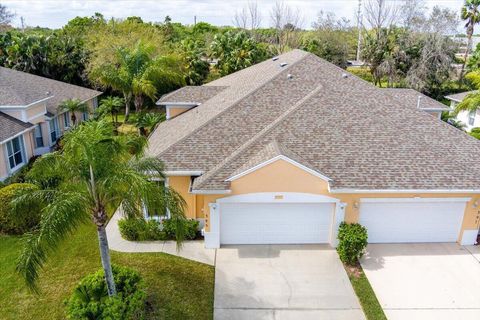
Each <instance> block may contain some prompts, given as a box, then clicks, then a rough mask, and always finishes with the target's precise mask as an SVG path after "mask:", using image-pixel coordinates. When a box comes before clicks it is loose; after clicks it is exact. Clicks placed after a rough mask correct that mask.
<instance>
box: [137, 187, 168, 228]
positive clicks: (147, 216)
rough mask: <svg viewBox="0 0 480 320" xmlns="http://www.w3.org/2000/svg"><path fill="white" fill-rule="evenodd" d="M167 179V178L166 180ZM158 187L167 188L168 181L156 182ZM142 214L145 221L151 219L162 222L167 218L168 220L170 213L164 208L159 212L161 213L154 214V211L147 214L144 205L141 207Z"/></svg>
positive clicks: (147, 211)
mask: <svg viewBox="0 0 480 320" xmlns="http://www.w3.org/2000/svg"><path fill="white" fill-rule="evenodd" d="M167 179H168V178H167ZM156 182H157V183H158V184H159V185H160V186H164V187H167V186H168V181H167V180H165V181H156ZM143 214H144V217H145V219H147V220H148V219H152V220H157V221H160V220H163V219H167V218H170V212H169V210H168V208H164V209H163V210H161V212H156V211H154V212H153V213H152V212H149V210H148V208H147V207H146V206H145V204H144V205H143Z"/></svg>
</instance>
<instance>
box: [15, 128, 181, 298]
mask: <svg viewBox="0 0 480 320" xmlns="http://www.w3.org/2000/svg"><path fill="white" fill-rule="evenodd" d="M112 129H113V128H112V124H111V123H110V122H108V121H105V120H101V121H91V122H87V123H85V124H84V125H82V126H79V127H77V128H75V129H74V130H71V131H69V132H67V133H66V134H65V136H64V147H63V150H62V151H57V152H53V153H49V154H46V155H44V156H42V157H41V158H40V159H38V160H37V161H36V162H35V164H34V165H33V167H32V170H31V172H30V179H31V180H32V181H35V182H38V181H42V180H43V179H48V176H49V174H50V173H52V172H55V173H56V174H61V176H62V179H61V182H60V183H59V185H58V187H57V188H55V189H41V190H38V191H30V192H28V193H22V194H20V195H19V196H18V197H17V198H16V199H15V200H14V206H15V207H16V206H18V205H20V204H24V203H29V202H31V201H38V200H39V199H40V200H42V201H44V202H45V203H46V206H45V207H44V209H43V210H42V216H41V222H40V226H39V228H38V230H36V231H35V232H33V233H32V234H29V235H28V236H27V238H26V241H25V245H24V248H23V251H22V252H21V255H20V257H19V260H18V264H17V270H18V271H19V272H20V274H21V275H22V276H23V277H24V278H25V280H26V283H27V284H28V285H29V287H30V288H32V289H33V290H36V289H37V287H36V280H37V278H38V276H39V274H38V272H39V269H40V268H41V267H42V266H43V264H44V263H45V262H46V260H47V257H48V255H49V253H50V252H52V250H53V249H55V248H56V247H57V246H58V244H59V243H60V242H61V241H62V240H65V239H66V238H67V237H68V236H69V235H70V234H71V233H72V232H73V231H74V230H76V229H77V228H78V227H79V225H81V224H83V223H89V222H93V223H94V224H95V226H96V228H97V233H98V240H99V249H100V256H101V261H102V266H103V270H104V272H105V280H106V283H107V288H108V294H109V295H110V296H113V295H115V294H116V288H115V283H114V279H113V274H112V268H111V263H110V253H109V249H108V241H107V235H106V231H105V227H106V224H107V221H108V212H107V210H108V208H112V207H113V206H116V205H118V204H119V203H121V207H122V209H123V212H124V214H125V215H127V216H128V217H139V216H143V208H148V210H152V211H149V212H154V211H156V212H161V210H165V208H168V210H169V212H170V215H171V217H172V218H173V219H174V220H175V221H176V222H177V226H178V227H179V229H178V230H180V232H179V233H177V245H181V242H182V240H183V238H184V230H185V229H184V228H185V221H186V218H185V215H184V208H185V201H184V200H183V199H182V198H181V197H180V196H179V195H178V194H177V193H176V192H175V191H173V190H171V189H169V188H167V187H164V186H163V184H159V183H158V182H156V181H153V180H155V179H156V180H158V179H164V178H165V176H164V174H163V172H162V170H163V165H162V163H161V162H160V161H159V160H158V159H156V158H148V157H142V156H143V149H144V146H145V145H146V139H145V138H144V137H140V136H137V135H134V136H132V135H119V136H114V135H113V134H112V131H113V130H112ZM151 179H152V180H151Z"/></svg>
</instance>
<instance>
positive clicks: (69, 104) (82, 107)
mask: <svg viewBox="0 0 480 320" xmlns="http://www.w3.org/2000/svg"><path fill="white" fill-rule="evenodd" d="M58 111H60V112H68V114H69V115H70V119H71V120H72V124H73V126H76V125H77V115H76V114H77V113H83V112H88V111H89V110H88V105H87V104H86V103H85V102H81V101H80V100H78V99H68V100H65V101H63V102H61V103H60V105H59V106H58Z"/></svg>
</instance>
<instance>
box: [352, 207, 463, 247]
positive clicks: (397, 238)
mask: <svg viewBox="0 0 480 320" xmlns="http://www.w3.org/2000/svg"><path fill="white" fill-rule="evenodd" d="M369 201H373V202H369ZM465 205H466V202H465V200H461V199H460V200H456V201H453V200H452V201H451V202H438V201H431V202H428V201H425V200H423V201H418V200H417V201H415V200H412V202H408V201H405V200H404V201H399V202H395V200H384V199H382V200H378V202H376V201H375V200H372V199H366V200H365V201H362V202H361V204H360V219H359V222H360V224H362V225H363V226H365V227H366V228H367V230H368V242H369V243H395V242H399V243H401V242H455V241H457V238H458V236H459V232H460V228H461V225H462V220H463V214H464V211H465Z"/></svg>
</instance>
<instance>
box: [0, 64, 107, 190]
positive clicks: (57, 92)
mask: <svg viewBox="0 0 480 320" xmlns="http://www.w3.org/2000/svg"><path fill="white" fill-rule="evenodd" d="M100 94H101V92H99V91H96V90H91V89H87V88H83V87H80V86H76V85H71V84H68V83H64V82H61V81H56V80H52V79H48V78H44V77H39V76H36V75H32V74H29V73H25V72H21V71H16V70H12V69H8V68H3V67H0V181H2V180H5V179H6V178H7V177H9V176H10V175H12V174H14V173H15V172H17V171H18V170H19V169H20V168H21V167H23V166H24V165H25V164H27V163H28V160H29V159H30V158H31V157H33V156H35V155H41V154H44V153H46V152H49V151H50V150H51V148H52V147H53V146H54V145H55V143H56V142H57V140H58V138H60V137H61V136H62V134H63V132H65V130H68V128H69V127H70V126H71V120H70V118H71V115H70V114H69V113H68V112H60V111H59V110H58V106H59V105H60V103H62V102H63V101H64V100H67V99H79V100H81V101H82V102H85V103H87V104H88V106H89V108H90V110H91V111H92V112H93V110H94V109H95V108H96V107H97V97H98V96H99V95H100ZM88 116H89V115H88V113H84V114H78V115H77V119H79V120H80V121H82V120H86V119H88Z"/></svg>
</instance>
